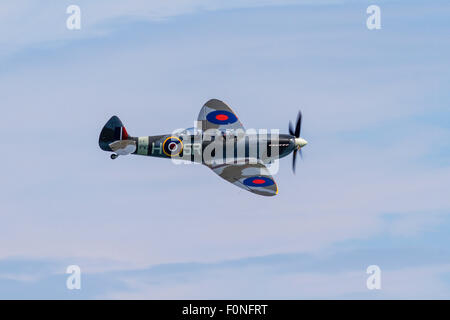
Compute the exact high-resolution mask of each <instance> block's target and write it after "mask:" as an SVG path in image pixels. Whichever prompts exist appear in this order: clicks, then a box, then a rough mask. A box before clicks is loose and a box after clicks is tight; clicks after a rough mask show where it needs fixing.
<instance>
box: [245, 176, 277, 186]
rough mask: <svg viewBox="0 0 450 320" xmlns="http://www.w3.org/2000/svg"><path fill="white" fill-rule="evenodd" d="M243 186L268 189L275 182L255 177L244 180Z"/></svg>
mask: <svg viewBox="0 0 450 320" xmlns="http://www.w3.org/2000/svg"><path fill="white" fill-rule="evenodd" d="M244 184H245V185H246V186H249V187H268V186H271V185H273V184H275V182H274V181H273V180H272V179H270V178H267V177H262V176H261V177H260V176H257V177H249V178H247V179H245V180H244Z"/></svg>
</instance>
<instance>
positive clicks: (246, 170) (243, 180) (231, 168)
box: [208, 160, 278, 196]
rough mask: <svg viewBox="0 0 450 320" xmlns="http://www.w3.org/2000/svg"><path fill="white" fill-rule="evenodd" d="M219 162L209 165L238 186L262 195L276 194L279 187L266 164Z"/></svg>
mask: <svg viewBox="0 0 450 320" xmlns="http://www.w3.org/2000/svg"><path fill="white" fill-rule="evenodd" d="M246 162H247V163H242V164H218V165H214V166H212V165H209V166H208V167H209V168H211V169H212V170H213V171H214V172H215V173H217V174H218V175H219V176H220V177H222V178H223V179H225V180H227V181H228V182H231V183H232V184H234V185H236V186H238V187H239V188H242V189H245V190H247V191H250V192H253V193H256V194H258V195H261V196H274V195H276V194H277V193H278V187H277V184H276V182H275V180H274V179H273V177H272V175H271V174H270V172H269V170H268V169H267V168H266V166H265V165H264V164H263V163H262V162H260V161H258V162H257V163H248V160H247V161H246Z"/></svg>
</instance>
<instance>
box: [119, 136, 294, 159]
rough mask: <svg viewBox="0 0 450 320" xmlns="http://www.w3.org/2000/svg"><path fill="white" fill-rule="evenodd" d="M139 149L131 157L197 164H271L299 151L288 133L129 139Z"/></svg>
mask: <svg viewBox="0 0 450 320" xmlns="http://www.w3.org/2000/svg"><path fill="white" fill-rule="evenodd" d="M128 139H129V140H134V141H135V143H136V150H135V151H134V152H133V153H132V154H137V155H143V156H152V157H159V158H169V159H180V160H185V161H191V162H197V163H204V164H205V163H211V162H212V161H215V162H221V161H222V162H223V161H226V162H233V161H240V160H243V159H250V158H253V159H258V160H261V161H262V162H263V163H270V162H272V161H274V160H276V159H279V158H283V157H285V156H287V155H288V154H290V153H291V152H292V151H293V150H295V148H296V144H295V137H294V136H291V135H288V134H276V135H273V134H270V133H269V134H258V133H256V134H244V135H241V136H236V135H227V134H226V133H223V134H222V135H207V134H203V133H197V134H191V133H184V134H179V135H176V134H175V135H174V134H166V135H158V136H143V137H129V138H128Z"/></svg>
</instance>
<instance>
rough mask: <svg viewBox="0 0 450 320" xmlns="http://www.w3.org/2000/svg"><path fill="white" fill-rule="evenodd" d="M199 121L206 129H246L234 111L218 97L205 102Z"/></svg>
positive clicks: (203, 128)
mask: <svg viewBox="0 0 450 320" xmlns="http://www.w3.org/2000/svg"><path fill="white" fill-rule="evenodd" d="M197 121H198V122H199V123H200V125H201V128H202V130H204V131H206V130H208V129H219V130H227V129H228V130H230V129H231V130H236V129H242V130H244V126H243V125H242V123H241V122H240V121H239V119H238V117H237V116H236V114H235V113H234V111H233V110H231V108H230V107H229V106H227V105H226V103H224V102H223V101H220V100H217V99H211V100H209V101H208V102H206V103H205V105H204V106H203V107H202V109H201V110H200V113H199V114H198V118H197Z"/></svg>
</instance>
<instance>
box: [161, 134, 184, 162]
mask: <svg viewBox="0 0 450 320" xmlns="http://www.w3.org/2000/svg"><path fill="white" fill-rule="evenodd" d="M181 151H183V143H182V142H181V140H180V139H178V138H177V137H168V138H167V139H166V140H165V141H164V142H163V152H164V154H165V155H166V156H168V157H173V156H176V155H178V154H180V152H181Z"/></svg>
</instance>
